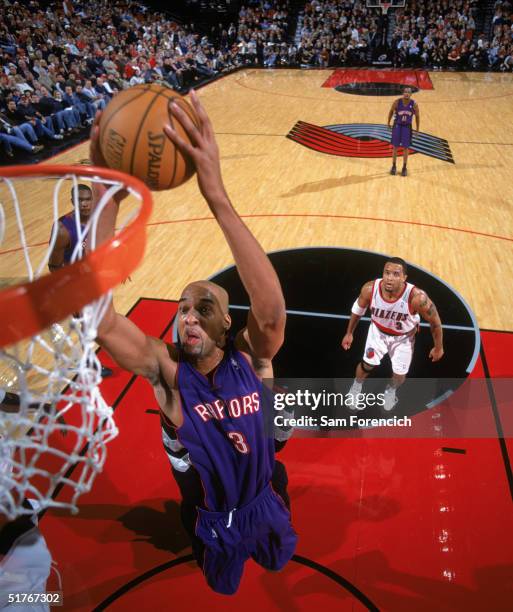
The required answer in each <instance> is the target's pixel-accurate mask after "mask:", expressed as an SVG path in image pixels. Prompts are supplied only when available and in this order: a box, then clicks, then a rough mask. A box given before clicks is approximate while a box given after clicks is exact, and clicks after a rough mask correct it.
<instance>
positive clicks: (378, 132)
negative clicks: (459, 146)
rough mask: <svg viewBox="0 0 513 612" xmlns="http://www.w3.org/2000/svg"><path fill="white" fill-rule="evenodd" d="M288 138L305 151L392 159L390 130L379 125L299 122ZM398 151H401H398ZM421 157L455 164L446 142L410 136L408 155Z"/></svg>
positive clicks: (421, 136) (427, 136) (417, 135)
mask: <svg viewBox="0 0 513 612" xmlns="http://www.w3.org/2000/svg"><path fill="white" fill-rule="evenodd" d="M287 138H289V139H290V140H293V141H294V142H297V143H298V144H300V145H303V146H304V147H307V148H308V149H313V150H314V151H319V152H320V153H327V154H328V155H338V156H340V157H374V158H381V157H392V145H391V144H390V140H391V138H392V129H391V128H389V127H388V126H386V125H382V124H380V123H345V124H335V125H326V126H324V127H321V126H318V125H314V124H313V123H306V122H305V121H298V122H297V123H296V125H295V126H294V127H293V128H292V129H291V130H290V132H289V133H288V134H287ZM399 151H401V149H399ZM412 153H421V154H423V155H427V156H429V157H434V158H435V159H439V160H440V161H445V162H449V163H450V164H454V159H453V157H452V153H451V149H450V147H449V143H448V142H447V140H444V139H443V138H438V136H432V135H431V134H425V133H424V132H413V134H412V143H411V147H410V154H412Z"/></svg>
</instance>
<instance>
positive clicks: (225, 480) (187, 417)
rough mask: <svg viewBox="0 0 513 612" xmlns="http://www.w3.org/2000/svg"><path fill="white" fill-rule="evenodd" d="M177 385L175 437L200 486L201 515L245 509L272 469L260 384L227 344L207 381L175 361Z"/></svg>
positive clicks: (183, 362)
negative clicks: (179, 410) (178, 422)
mask: <svg viewBox="0 0 513 612" xmlns="http://www.w3.org/2000/svg"><path fill="white" fill-rule="evenodd" d="M177 384H178V390H179V393H180V400H181V407H182V413H183V424H182V426H181V427H179V428H178V429H177V430H176V433H177V436H178V439H179V440H180V442H181V443H182V444H183V446H185V448H186V449H187V450H188V451H189V457H190V460H191V463H192V465H193V466H194V467H195V468H196V470H197V471H198V473H199V476H200V478H201V481H202V483H203V488H204V490H205V506H206V509H208V510H211V511H216V512H221V511H231V510H233V509H234V508H242V507H243V506H246V505H247V504H248V503H250V502H251V501H252V500H254V499H255V497H256V496H257V495H258V494H259V493H260V492H261V491H263V490H264V489H265V487H267V486H268V485H269V482H270V480H271V476H272V471H273V467H274V440H273V439H272V436H269V435H266V433H265V429H264V408H263V402H262V397H261V387H262V383H261V381H260V380H259V379H258V377H257V376H256V374H255V372H254V371H253V369H252V367H251V365H250V364H249V363H248V361H247V359H246V358H245V357H244V356H243V355H242V354H241V353H240V352H239V351H237V350H236V349H235V347H234V346H233V342H232V341H230V342H229V343H228V344H227V346H226V349H225V354H224V357H223V359H222V361H221V362H220V363H219V365H218V366H217V368H216V369H215V371H214V374H213V376H211V379H210V380H209V379H208V378H207V377H206V376H204V375H203V374H201V373H200V372H198V371H197V370H196V369H195V368H194V367H193V366H192V365H191V364H190V363H189V362H188V361H186V360H185V359H183V355H181V356H180V359H179V364H178V370H177Z"/></svg>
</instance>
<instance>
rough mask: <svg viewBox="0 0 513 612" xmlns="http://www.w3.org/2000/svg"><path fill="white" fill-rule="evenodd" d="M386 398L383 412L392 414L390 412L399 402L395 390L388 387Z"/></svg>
mask: <svg viewBox="0 0 513 612" xmlns="http://www.w3.org/2000/svg"><path fill="white" fill-rule="evenodd" d="M384 396H385V401H384V404H383V410H386V411H387V412H390V410H392V409H393V408H394V406H395V405H396V404H397V402H398V401H399V400H398V399H397V396H396V394H395V389H393V388H391V387H387V388H386V389H385V393H384Z"/></svg>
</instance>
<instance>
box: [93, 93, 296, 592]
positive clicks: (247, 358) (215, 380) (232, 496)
mask: <svg viewBox="0 0 513 612" xmlns="http://www.w3.org/2000/svg"><path fill="white" fill-rule="evenodd" d="M191 99H192V103H193V106H194V109H195V111H196V114H197V117H198V127H196V126H195V125H194V124H193V123H192V122H191V120H190V119H189V117H188V116H187V115H186V114H185V113H184V112H183V111H182V110H181V109H180V108H179V107H177V106H176V105H174V104H173V105H172V106H171V107H170V111H171V113H172V114H173V116H174V118H175V119H177V120H178V121H179V122H180V123H181V124H182V125H183V127H184V128H185V131H186V132H187V134H188V137H189V139H190V142H191V143H192V144H187V143H185V142H184V141H183V140H182V139H181V138H180V137H179V136H178V134H177V132H176V131H175V130H174V129H172V128H171V127H170V126H169V125H168V126H166V127H165V128H164V131H165V132H166V134H167V136H168V137H169V138H170V139H171V140H172V141H173V142H174V144H175V145H176V146H177V147H178V148H179V149H180V150H181V151H182V153H184V154H185V155H187V156H189V157H190V158H191V159H192V160H193V162H194V164H195V167H196V171H197V179H198V185H199V188H200V191H201V193H202V195H203V197H204V198H205V200H206V202H207V204H208V206H209V208H210V210H211V211H212V213H213V215H214V217H215V219H216V221H217V223H218V225H219V227H220V229H221V231H222V232H223V234H224V236H225V238H226V241H227V242H228V245H229V246H230V249H231V251H232V254H233V257H234V260H235V263H236V266H237V270H238V272H239V275H240V278H241V280H242V283H243V284H244V287H245V289H246V291H247V293H248V295H249V298H250V303H251V308H250V311H249V314H248V319H247V326H246V327H245V328H244V329H243V330H241V331H240V332H239V333H238V334H237V335H236V337H235V338H231V336H230V332H229V330H230V326H231V319H230V315H229V312H228V294H227V293H226V291H225V290H224V289H223V288H222V287H220V286H218V285H216V284H214V283H211V282H207V281H197V282H192V283H190V284H189V285H187V287H185V289H184V290H183V292H182V295H181V297H180V300H179V310H178V313H177V321H178V336H179V340H180V345H179V347H176V346H170V345H167V344H165V343H164V342H162V341H160V340H158V339H156V338H151V337H149V336H146V334H144V333H143V332H142V331H141V330H140V329H139V328H138V327H137V326H136V325H134V323H132V322H131V321H129V320H128V319H127V318H126V317H124V316H122V315H120V314H118V313H116V312H115V310H114V307H113V306H112V305H111V306H110V308H109V309H108V311H107V312H106V314H105V317H104V318H103V320H102V323H101V324H100V326H99V329H98V342H99V343H100V344H101V345H102V346H103V347H104V348H105V349H106V350H107V351H108V352H109V353H110V354H111V355H112V357H113V358H114V359H115V360H116V361H117V363H119V365H120V366H122V367H123V368H125V369H127V370H129V371H131V372H134V373H135V374H140V375H141V376H144V377H145V378H147V379H148V381H149V382H150V384H151V385H152V386H153V389H154V392H155V396H156V398H157V401H158V403H159V406H160V409H161V411H162V419H163V421H164V422H166V423H167V425H168V426H169V427H172V428H174V429H175V431H176V436H177V438H178V440H179V441H180V443H181V444H182V445H183V446H184V447H185V448H186V449H187V450H188V453H189V457H190V461H191V463H192V465H193V466H194V467H195V468H196V470H197V473H198V474H199V477H200V479H201V481H202V484H203V487H204V499H203V500H202V503H201V505H200V506H199V507H198V517H197V525H196V535H197V536H198V538H199V540H200V541H201V542H202V544H203V547H202V548H203V550H198V549H197V547H196V549H195V550H194V552H195V556H196V559H197V561H198V564H199V565H200V567H202V569H203V572H204V574H205V576H206V578H207V581H208V584H209V585H210V586H211V588H213V589H214V590H215V591H217V592H219V593H224V594H232V593H235V591H236V590H237V588H238V585H239V582H240V580H241V577H242V572H243V569H244V563H245V561H246V560H247V559H248V558H250V557H252V558H253V559H254V560H255V561H257V562H258V563H259V564H260V565H262V566H263V567H265V568H267V569H270V570H278V569H281V568H282V567H283V566H284V565H285V564H286V563H287V562H288V561H289V560H290V558H291V557H292V555H293V553H294V550H295V546H296V540H297V536H296V534H295V532H294V530H293V529H292V526H291V524H290V514H289V512H288V510H287V509H286V507H285V504H284V503H283V500H282V499H281V498H280V497H279V496H278V495H277V494H276V493H275V492H274V491H273V489H272V488H271V486H270V481H271V475H272V471H273V465H274V439H273V435H272V433H271V434H270V435H268V434H266V433H265V431H264V411H263V406H262V395H261V387H262V383H261V380H262V379H263V378H272V376H273V370H272V361H271V360H272V358H273V357H274V355H275V354H276V353H277V351H278V350H279V348H280V347H281V345H282V343H283V337H284V329H285V318H286V314H285V302H284V298H283V294H282V291H281V287H280V283H279V280H278V277H277V275H276V272H275V271H274V269H273V267H272V265H271V263H270V261H269V259H268V258H267V255H266V254H265V253H264V251H263V250H262V248H261V246H260V245H259V243H258V242H257V241H256V239H255V238H254V236H253V235H252V234H251V232H250V231H249V229H248V228H247V227H246V226H245V225H244V223H243V221H242V220H241V219H240V217H239V215H238V214H237V212H236V211H235V209H234V208H233V206H232V204H231V202H230V200H229V198H228V195H227V194H226V191H225V188H224V184H223V180H222V176H221V168H220V161H219V151H218V147H217V143H216V140H215V137H214V131H213V128H212V125H211V123H210V120H209V118H208V116H207V114H206V112H205V110H204V109H203V107H202V106H201V104H200V103H199V101H198V99H197V97H196V94H195V93H194V92H192V93H191ZM97 124H98V119H97V120H96V122H95V125H94V127H93V130H92V134H91V160H92V161H93V163H94V164H95V165H105V164H104V160H103V159H102V157H101V153H100V151H99V147H98V143H97V139H98V127H97ZM117 208H118V204H117V203H116V202H114V201H111V202H110V203H109V204H108V205H107V207H106V208H105V210H104V212H103V213H102V217H101V220H100V223H99V227H98V233H97V242H98V243H101V242H102V241H103V240H105V239H107V238H108V237H110V236H112V234H113V232H114V226H115V220H116V215H117Z"/></svg>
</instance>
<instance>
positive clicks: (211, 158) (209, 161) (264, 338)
mask: <svg viewBox="0 0 513 612" xmlns="http://www.w3.org/2000/svg"><path fill="white" fill-rule="evenodd" d="M191 100H192V105H193V106H194V109H195V111H196V115H197V117H198V121H199V125H198V126H195V125H194V124H193V122H192V121H191V120H190V118H189V117H188V116H187V114H186V113H184V112H183V111H182V109H180V108H179V107H178V106H176V105H173V104H171V106H170V112H171V113H172V115H174V116H175V117H176V119H178V121H179V122H180V123H181V124H182V125H183V127H184V129H185V130H186V132H187V134H188V136H189V139H190V141H191V144H189V143H186V142H184V141H183V139H181V138H180V137H179V136H178V134H177V132H176V131H175V130H174V129H173V128H172V127H170V126H166V127H165V128H164V131H165V132H166V134H167V135H168V137H169V138H170V139H171V140H172V141H173V142H174V143H175V145H176V146H177V147H178V148H179V149H180V150H181V151H182V152H183V153H184V154H186V155H188V156H190V157H191V158H192V160H193V161H194V163H195V165H196V171H197V177H198V185H199V188H200V191H201V193H202V194H203V197H204V198H205V200H206V201H207V204H208V206H209V208H210V210H211V211H212V213H213V215H214V217H215V218H216V221H217V222H218V224H219V227H220V228H221V230H222V231H223V233H224V235H225V238H226V241H227V242H228V245H229V247H230V249H231V251H232V254H233V258H234V260H235V264H236V266H237V271H238V272H239V275H240V278H241V280H242V283H243V285H244V287H245V289H246V291H247V292H248V295H249V299H250V302H251V309H250V312H249V316H248V324H247V338H246V341H247V342H248V343H249V345H250V348H251V352H252V354H253V355H254V356H255V357H257V358H260V359H272V357H274V355H275V354H276V353H277V352H278V349H279V348H280V346H281V345H282V343H283V336H284V329H285V318H286V313H285V300H284V298H283V293H282V290H281V286H280V282H279V280H278V276H277V275H276V272H275V271H274V268H273V267H272V265H271V262H270V261H269V259H268V257H267V255H266V254H265V252H264V250H263V249H262V247H261V246H260V244H259V243H258V242H257V240H256V239H255V237H254V236H253V234H252V233H251V232H250V231H249V229H248V228H247V227H246V225H245V224H244V223H243V221H242V220H241V218H240V217H239V215H238V214H237V212H236V211H235V209H234V208H233V206H232V204H231V202H230V200H229V198H228V195H227V193H226V190H225V188H224V184H223V179H222V176H221V165H220V161H219V149H218V146H217V142H216V140H215V135H214V130H213V128H212V124H211V123H210V120H209V118H208V116H207V113H206V112H205V109H204V108H203V106H202V105H201V104H200V102H199V100H198V98H197V96H196V93H195V92H194V91H192V92H191Z"/></svg>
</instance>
